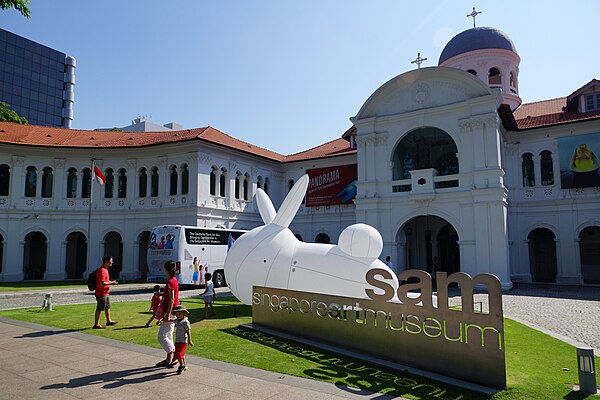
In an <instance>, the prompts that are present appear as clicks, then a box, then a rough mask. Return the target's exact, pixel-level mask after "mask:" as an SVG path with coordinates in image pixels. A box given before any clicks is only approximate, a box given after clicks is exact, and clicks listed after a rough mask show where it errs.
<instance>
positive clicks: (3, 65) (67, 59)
mask: <svg viewBox="0 0 600 400" xmlns="http://www.w3.org/2000/svg"><path fill="white" fill-rule="evenodd" d="M74 85H75V58H74V57H71V56H67V55H65V53H61V52H60V51H56V50H54V49H51V48H49V47H46V46H44V45H41V44H39V43H36V42H34V41H32V40H29V39H26V38H24V37H21V36H19V35H15V34H14V33H11V32H8V31H6V30H4V29H0V101H3V102H5V103H8V104H10V108H11V109H12V110H14V111H16V113H17V114H19V115H20V116H22V117H25V118H27V120H28V121H29V123H30V124H32V125H43V126H56V127H65V128H70V127H71V123H72V121H73V100H74V91H73V87H74Z"/></svg>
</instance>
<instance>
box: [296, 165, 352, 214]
mask: <svg viewBox="0 0 600 400" xmlns="http://www.w3.org/2000/svg"><path fill="white" fill-rule="evenodd" d="M306 173H307V174H308V178H309V183H308V190H307V191H306V206H307V207H315V206H329V205H337V204H351V203H352V199H354V198H355V197H356V179H357V176H358V175H357V168H356V164H351V165H340V166H337V167H327V168H315V169H309V170H307V171H306Z"/></svg>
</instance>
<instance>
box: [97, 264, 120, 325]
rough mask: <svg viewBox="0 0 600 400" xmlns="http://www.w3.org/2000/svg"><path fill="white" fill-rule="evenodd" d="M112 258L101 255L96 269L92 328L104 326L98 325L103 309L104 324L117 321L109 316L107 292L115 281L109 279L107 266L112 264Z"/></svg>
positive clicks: (112, 323)
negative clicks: (100, 262) (100, 263)
mask: <svg viewBox="0 0 600 400" xmlns="http://www.w3.org/2000/svg"><path fill="white" fill-rule="evenodd" d="M112 264H113V258H112V257H111V256H104V257H102V265H101V266H100V268H98V270H97V271H96V320H95V322H94V326H93V328H94V329H104V326H102V325H100V313H102V311H104V314H105V315H106V326H111V325H116V324H117V321H113V320H112V319H111V318H110V298H109V296H108V293H109V292H110V286H111V285H116V284H117V281H111V280H110V277H109V274H108V268H109V267H110V266H112Z"/></svg>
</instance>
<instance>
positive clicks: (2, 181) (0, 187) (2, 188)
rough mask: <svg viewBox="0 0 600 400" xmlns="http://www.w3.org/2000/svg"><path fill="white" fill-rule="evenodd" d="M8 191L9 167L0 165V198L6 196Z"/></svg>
mask: <svg viewBox="0 0 600 400" xmlns="http://www.w3.org/2000/svg"><path fill="white" fill-rule="evenodd" d="M9 190H10V167H9V166H8V165H6V164H2V165H0V196H8V192H9Z"/></svg>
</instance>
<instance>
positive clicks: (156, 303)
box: [146, 285, 163, 327]
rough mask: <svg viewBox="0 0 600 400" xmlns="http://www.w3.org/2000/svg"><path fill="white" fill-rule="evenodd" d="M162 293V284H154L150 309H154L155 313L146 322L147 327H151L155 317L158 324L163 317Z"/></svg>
mask: <svg viewBox="0 0 600 400" xmlns="http://www.w3.org/2000/svg"><path fill="white" fill-rule="evenodd" d="M161 300H162V295H161V290H160V286H158V285H154V294H153V295H152V303H151V304H150V309H149V310H148V311H153V312H154V314H152V316H151V317H150V319H149V320H148V322H147V323H146V327H150V324H151V322H152V320H153V319H156V324H157V325H158V324H160V320H161V319H162V317H163V315H162V314H163V311H162V305H161Z"/></svg>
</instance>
